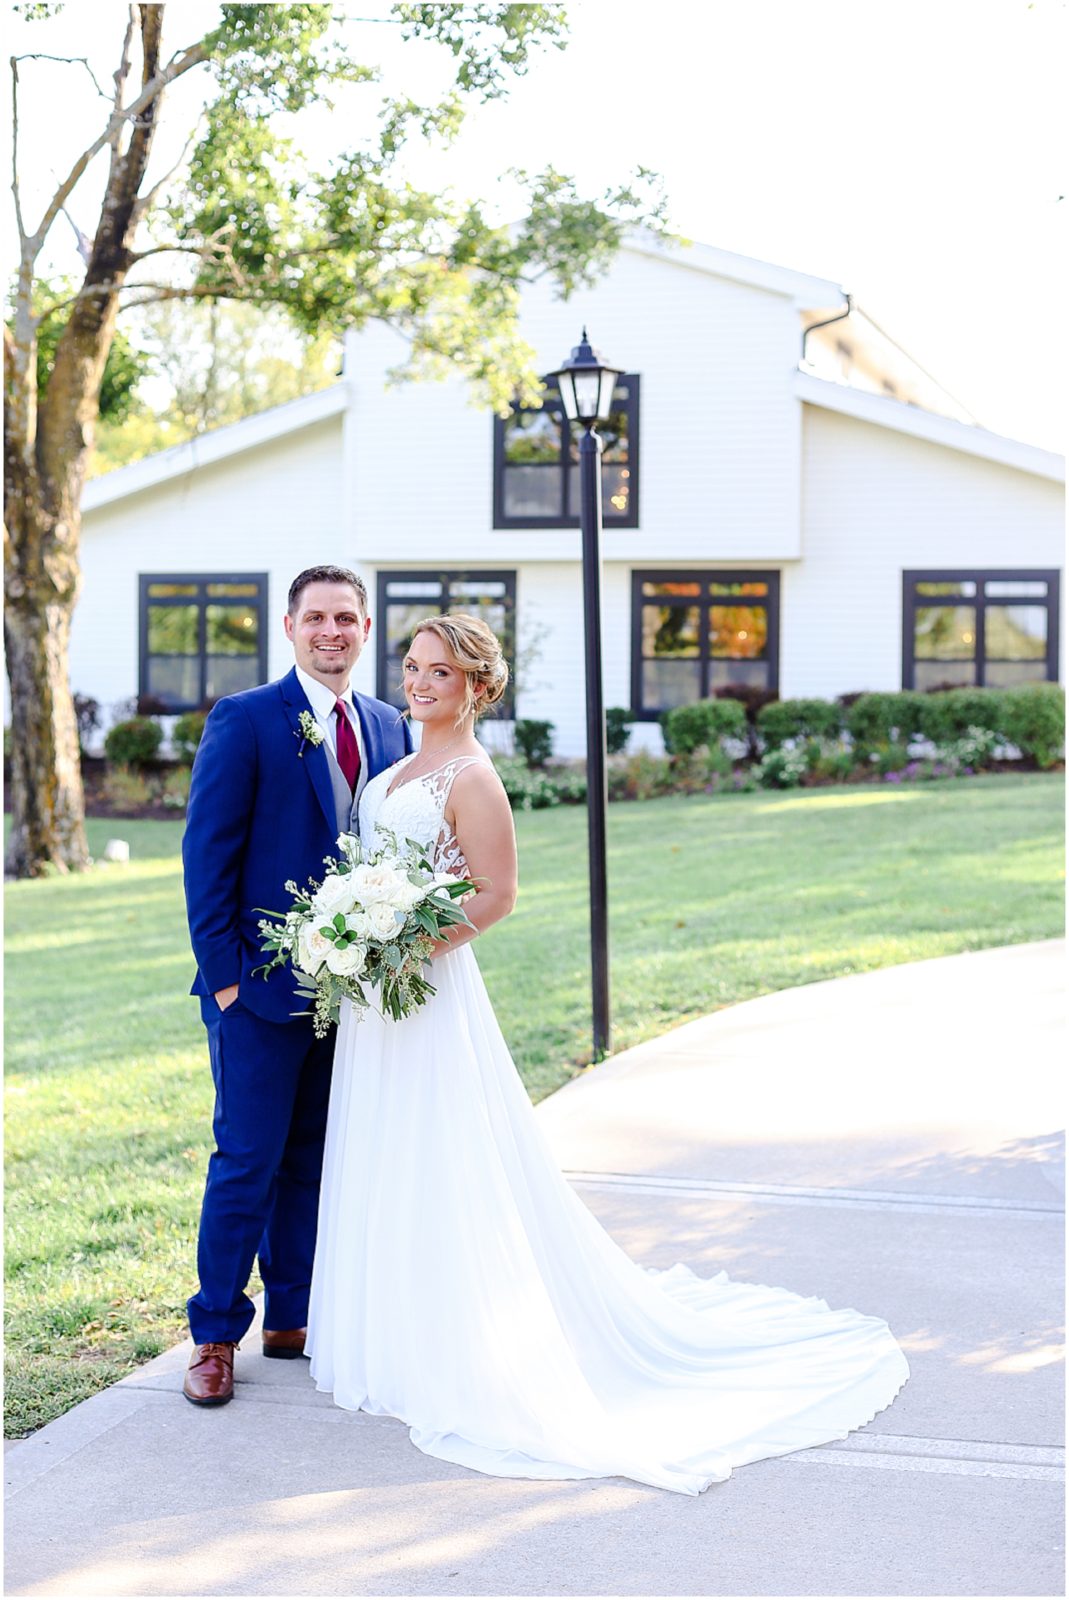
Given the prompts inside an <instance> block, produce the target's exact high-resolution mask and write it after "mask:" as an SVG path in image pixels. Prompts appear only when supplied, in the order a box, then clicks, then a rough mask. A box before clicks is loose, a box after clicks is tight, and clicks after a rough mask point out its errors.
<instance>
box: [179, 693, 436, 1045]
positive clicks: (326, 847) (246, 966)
mask: <svg viewBox="0 0 1069 1600" xmlns="http://www.w3.org/2000/svg"><path fill="white" fill-rule="evenodd" d="M353 705H354V706H355V708H356V712H357V715H358V716H359V718H360V726H361V729H362V730H363V735H364V749H365V751H366V754H367V775H368V778H369V779H371V778H373V777H374V776H375V775H376V773H379V772H381V771H382V770H383V768H384V767H389V766H392V765H393V763H394V762H395V761H398V760H400V758H401V757H402V756H404V755H407V754H408V752H409V751H410V750H411V748H412V738H411V735H410V733H409V728H408V722H407V721H406V720H404V719H402V717H401V715H400V713H399V712H398V711H397V710H396V708H395V707H394V706H389V705H386V704H385V702H384V701H382V700H373V699H371V698H370V697H369V696H367V695H356V694H354V696H353ZM311 709H312V708H311V706H310V705H309V704H308V699H307V696H306V695H305V693H304V690H303V689H302V688H301V685H300V680H299V679H298V677H297V673H296V671H295V670H291V671H290V672H288V673H287V675H286V676H285V677H284V678H281V679H280V680H279V681H278V682H277V683H265V684H261V685H260V687H259V688H256V689H246V690H245V691H244V692H243V693H241V694H233V695H227V696H226V698H225V699H223V700H219V701H218V702H217V703H216V704H215V705H214V706H213V707H212V710H211V712H210V713H209V716H208V720H207V722H206V724H205V728H204V736H203V738H202V739H201V742H200V746H199V748H198V750H197V757H196V760H195V761H194V763H193V775H192V780H191V782H190V788H189V805H188V809H187V811H186V831H185V835H184V837H183V840H182V863H183V866H184V869H185V888H186V908H187V911H188V914H189V935H190V940H191V942H192V945H193V955H194V958H195V959H196V963H197V976H196V978H195V980H194V983H193V988H192V990H191V991H190V992H191V993H192V994H196V995H201V996H208V995H213V994H216V993H218V991H219V990H220V989H226V988H228V987H229V985H230V984H233V983H236V984H237V985H238V989H239V993H240V996H241V1000H242V1002H243V1004H244V1005H245V1006H246V1007H247V1008H248V1009H249V1010H250V1011H253V1012H255V1013H256V1014H257V1015H258V1016H261V1017H263V1018H265V1019H266V1020H268V1021H270V1022H288V1021H289V1020H290V1018H291V1017H292V1015H293V1013H294V1012H295V1011H297V1010H298V1009H300V1008H301V1006H302V1002H301V1001H300V1000H299V999H298V997H297V996H296V995H295V993H294V979H293V973H292V971H291V970H290V969H289V968H288V967H279V968H277V969H276V970H275V971H274V972H272V973H271V975H270V977H269V978H268V979H266V981H265V979H264V976H263V974H262V973H261V974H260V975H259V976H258V977H255V978H254V977H253V976H252V970H253V968H254V967H258V966H262V965H263V963H264V961H265V960H266V959H267V957H265V955H264V954H263V951H262V949H261V935H260V931H259V927H258V924H259V921H260V918H261V916H262V915H263V911H262V910H258V909H257V907H266V908H267V909H268V910H270V911H279V912H283V911H286V910H287V909H288V908H289V906H290V904H291V900H290V896H289V895H288V894H287V893H286V891H285V888H284V885H285V883H286V880H287V879H288V878H292V879H294V881H295V882H296V883H298V884H300V885H301V886H302V887H303V886H304V885H305V884H306V883H307V881H308V879H309V878H315V879H316V880H317V882H318V881H320V880H321V879H322V877H323V857H324V856H328V855H337V845H336V840H337V837H338V827H337V818H336V813H335V809H334V792H333V789H332V787H331V781H330V770H329V768H328V766H327V754H326V751H325V750H324V749H323V746H322V745H319V746H315V745H312V744H308V743H305V745H304V749H303V753H302V754H300V755H298V751H299V750H300V749H301V737H302V736H301V731H300V723H299V718H300V714H301V712H302V711H307V712H309V713H311Z"/></svg>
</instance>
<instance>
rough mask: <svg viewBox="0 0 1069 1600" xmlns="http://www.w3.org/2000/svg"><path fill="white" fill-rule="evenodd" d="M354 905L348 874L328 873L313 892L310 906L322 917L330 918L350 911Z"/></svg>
mask: <svg viewBox="0 0 1069 1600" xmlns="http://www.w3.org/2000/svg"><path fill="white" fill-rule="evenodd" d="M355 904H356V896H355V894H354V893H353V885H352V883H351V881H350V878H349V875H348V874H342V873H337V872H331V873H328V874H327V876H326V877H325V878H324V879H323V882H322V883H321V884H320V886H319V888H318V889H317V890H316V892H315V898H314V899H313V901H312V905H313V907H314V908H315V910H316V911H317V912H318V913H319V914H320V915H321V916H324V917H327V918H332V917H333V916H334V915H335V913H336V912H338V911H340V912H342V913H343V914H344V913H345V912H346V911H351V910H352V909H353V906H354V905H355Z"/></svg>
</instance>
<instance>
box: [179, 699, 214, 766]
mask: <svg viewBox="0 0 1069 1600" xmlns="http://www.w3.org/2000/svg"><path fill="white" fill-rule="evenodd" d="M207 720H208V713H207V712H206V711H187V712H186V713H185V715H184V716H181V717H179V718H178V720H177V721H176V722H175V725H174V727H173V728H172V729H171V747H172V749H173V750H174V753H175V755H176V756H177V757H178V759H179V761H186V762H190V763H192V760H193V757H194V756H195V755H196V753H197V746H198V745H199V744H200V741H201V739H202V737H203V735H204V724H205V723H206V722H207Z"/></svg>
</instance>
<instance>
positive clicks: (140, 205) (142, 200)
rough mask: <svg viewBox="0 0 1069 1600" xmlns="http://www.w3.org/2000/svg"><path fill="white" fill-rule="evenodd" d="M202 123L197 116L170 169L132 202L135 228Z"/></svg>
mask: <svg viewBox="0 0 1069 1600" xmlns="http://www.w3.org/2000/svg"><path fill="white" fill-rule="evenodd" d="M203 125H204V117H203V115H201V116H199V117H198V118H197V120H196V122H195V123H194V125H193V131H192V132H191V133H190V135H189V138H188V139H187V140H186V142H185V144H184V145H183V146H182V152H181V154H180V155H179V157H178V160H177V161H176V162H175V164H174V166H173V167H172V168H171V169H170V171H169V172H165V173H164V175H163V177H162V178H160V179H159V181H158V182H156V183H154V184H153V185H152V188H151V189H150V190H149V191H148V193H147V194H144V195H141V196H140V197H139V198H138V199H137V200H135V202H134V211H133V225H134V227H135V228H136V227H137V224H138V223H139V222H140V221H141V219H142V218H143V217H144V215H145V213H146V212H147V211H148V210H150V209H151V207H152V206H153V205H154V204H155V202H156V196H157V195H158V194H159V192H160V190H161V189H162V188H163V186H164V184H166V183H169V182H170V181H171V179H172V178H173V177H174V175H175V173H176V172H178V171H179V170H180V168H181V166H182V163H183V162H184V161H185V159H186V156H187V155H188V154H189V147H190V145H191V144H192V143H193V141H194V139H195V138H196V137H197V134H198V133H199V132H200V130H201V128H202V127H203ZM144 254H145V255H155V254H156V252H155V251H154V250H146V251H145V252H144ZM140 259H141V257H140V256H135V257H134V260H135V261H140Z"/></svg>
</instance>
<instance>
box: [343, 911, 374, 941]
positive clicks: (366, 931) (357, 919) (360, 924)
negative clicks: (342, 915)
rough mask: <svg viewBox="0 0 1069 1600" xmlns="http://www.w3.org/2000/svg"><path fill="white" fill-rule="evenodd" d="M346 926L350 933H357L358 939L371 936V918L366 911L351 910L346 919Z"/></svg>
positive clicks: (365, 938)
mask: <svg viewBox="0 0 1069 1600" xmlns="http://www.w3.org/2000/svg"><path fill="white" fill-rule="evenodd" d="M345 926H346V927H347V928H348V930H349V932H350V933H355V934H356V937H357V938H358V939H363V940H367V939H370V937H371V918H370V917H369V916H368V914H367V912H366V911H350V912H349V914H348V916H347V917H346V919H345Z"/></svg>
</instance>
